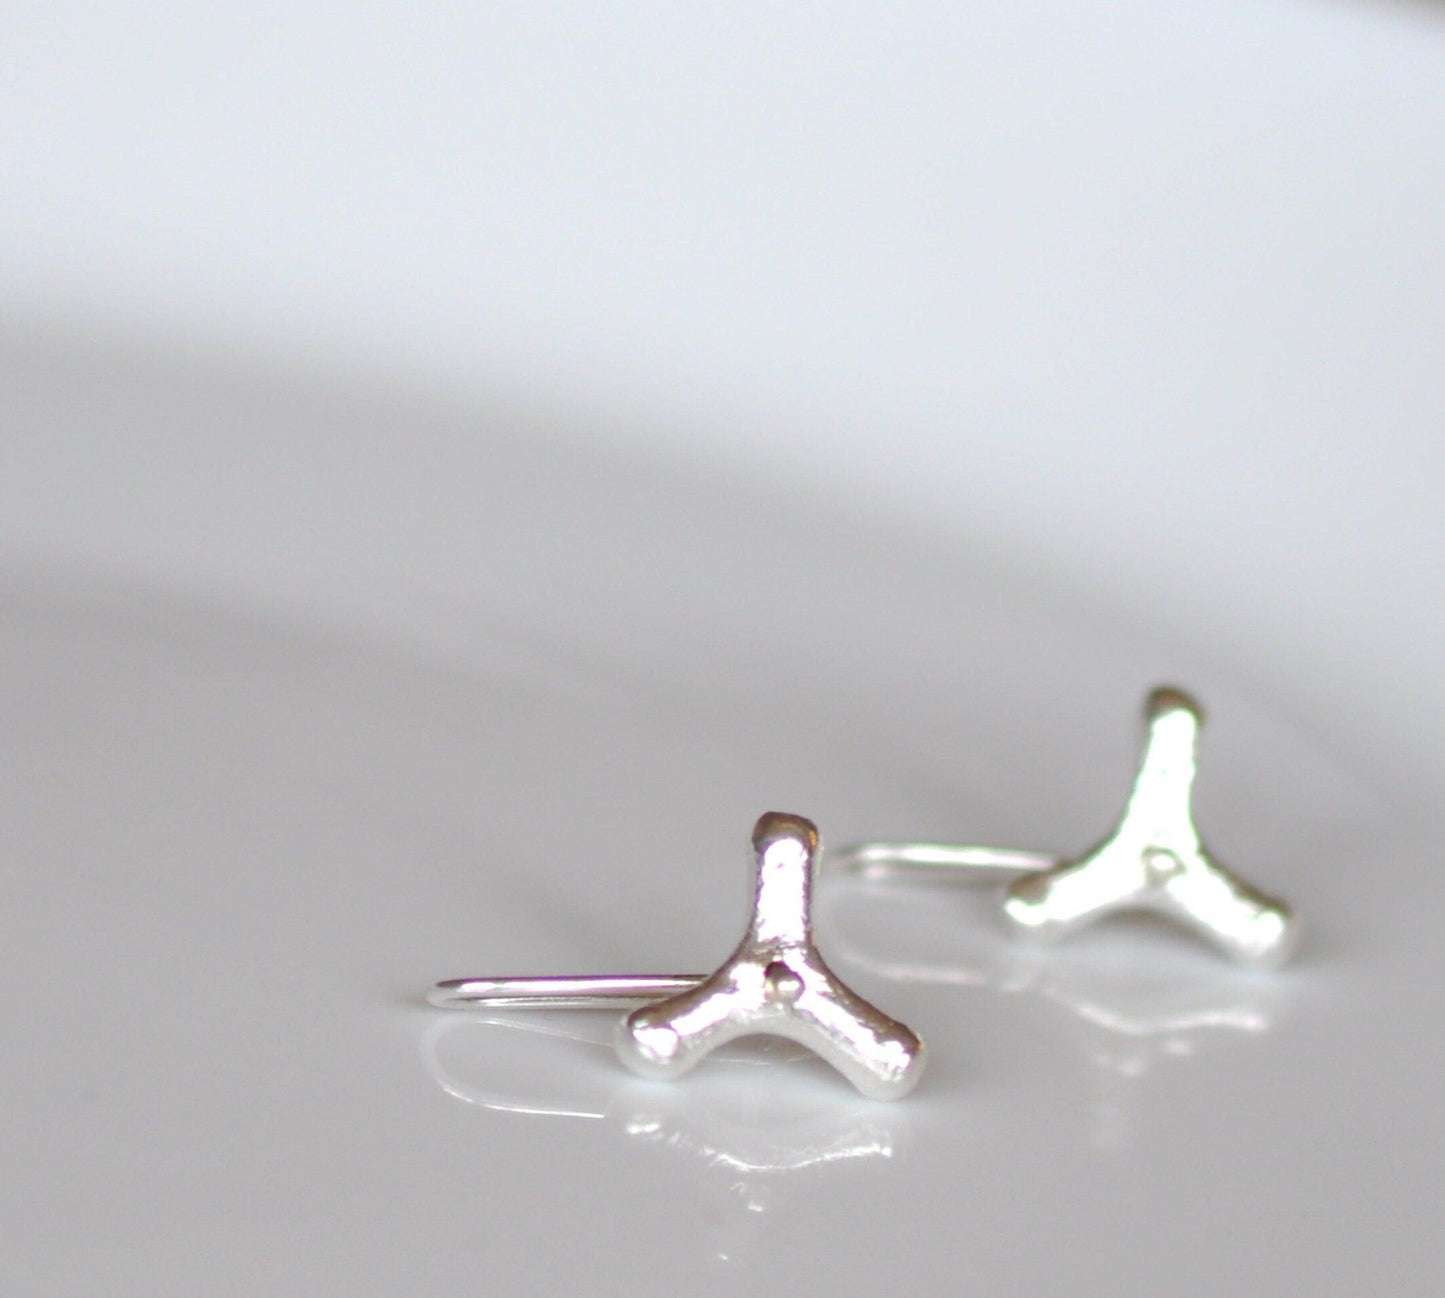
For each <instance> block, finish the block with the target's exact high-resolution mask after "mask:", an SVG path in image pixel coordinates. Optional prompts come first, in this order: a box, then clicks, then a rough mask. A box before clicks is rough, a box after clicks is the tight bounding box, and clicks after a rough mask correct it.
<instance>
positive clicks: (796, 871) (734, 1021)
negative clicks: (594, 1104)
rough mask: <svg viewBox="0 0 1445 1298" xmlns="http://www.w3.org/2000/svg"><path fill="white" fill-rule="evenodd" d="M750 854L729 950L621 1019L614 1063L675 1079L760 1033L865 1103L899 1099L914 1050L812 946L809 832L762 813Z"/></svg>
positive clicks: (806, 824) (812, 838)
mask: <svg viewBox="0 0 1445 1298" xmlns="http://www.w3.org/2000/svg"><path fill="white" fill-rule="evenodd" d="M753 850H754V852H755V854H756V856H757V886H756V891H755V893H754V900H753V914H752V919H751V921H750V922H749V924H748V930H747V932H746V933H745V934H744V935H743V940H742V941H741V942H740V943H739V944H738V948H737V950H736V951H734V952H733V953H732V955H731V956H729V957H728V959H727V960H726V961H724V962H723V964H722V966H721V968H719V969H718V970H717V972H716V973H714V974H712V975H711V976H710V977H709V978H708V979H707V980H706V981H705V982H703V983H702V984H701V985H700V986H698V987H697V988H695V989H693V990H691V991H686V992H683V993H682V994H681V995H678V996H670V997H668V999H667V1000H665V1001H662V1002H660V1003H659V1004H657V1005H650V1006H648V1007H647V1008H646V1009H640V1010H636V1011H634V1012H633V1013H632V1014H631V1015H629V1016H628V1017H627V1018H626V1019H625V1020H624V1021H623V1022H622V1023H621V1024H620V1025H619V1026H618V1029H617V1053H618V1054H619V1055H620V1056H621V1057H622V1059H623V1060H624V1061H625V1062H626V1063H627V1064H628V1065H629V1066H630V1067H632V1068H633V1069H634V1070H635V1071H637V1072H639V1073H641V1074H642V1075H643V1076H645V1077H677V1076H679V1075H681V1074H682V1073H685V1072H686V1071H687V1070H688V1069H689V1068H691V1067H692V1066H693V1065H694V1064H695V1063H697V1061H698V1060H699V1059H701V1058H702V1056H703V1055H705V1054H706V1053H707V1052H708V1051H709V1050H712V1049H713V1048H714V1047H716V1046H720V1045H722V1044H723V1043H724V1042H725V1041H731V1040H733V1039H734V1038H735V1037H741V1036H747V1035H749V1034H752V1033H759V1032H761V1033H768V1034H770V1035H773V1036H780V1037H788V1038H790V1039H791V1040H794V1041H797V1042H800V1043H802V1044H803V1045H806V1046H808V1047H810V1048H811V1049H813V1050H815V1051H817V1053H818V1054H820V1055H821V1056H822V1057H823V1058H824V1059H826V1060H827V1061H828V1062H829V1063H830V1064H832V1065H833V1066H834V1067H835V1068H836V1069H837V1070H838V1071H839V1072H840V1073H842V1074H843V1076H844V1077H846V1078H847V1079H848V1080H849V1081H850V1082H852V1083H853V1085H854V1086H856V1087H857V1088H858V1089H859V1090H860V1091H862V1092H863V1094H864V1095H867V1096H870V1097H871V1098H873V1099H877V1100H892V1099H897V1098H898V1097H899V1096H901V1095H904V1094H906V1093H907V1092H908V1091H910V1090H912V1089H913V1087H914V1085H915V1084H916V1083H917V1081H918V1077H919V1074H920V1073H921V1072H922V1070H923V1059H924V1054H923V1042H921V1041H920V1040H919V1039H918V1038H917V1037H916V1036H914V1035H913V1033H912V1032H911V1031H910V1030H909V1029H908V1028H906V1027H905V1026H904V1025H903V1024H901V1023H898V1022H896V1021H895V1020H893V1019H891V1018H889V1017H888V1016H887V1015H886V1014H884V1013H882V1012H881V1011H880V1010H878V1009H875V1008H874V1007H873V1006H872V1005H870V1004H869V1003H868V1002H867V1001H865V1000H864V999H863V998H862V997H861V996H859V995H857V994H856V993H855V992H853V991H851V990H849V988H848V987H846V986H845V985H844V984H843V983H842V981H840V980H839V978H838V977H837V976H836V975H835V974H834V973H833V971H832V970H831V969H829V968H828V966H827V965H826V964H825V963H824V961H823V957H822V956H821V955H819V954H818V948H817V947H816V946H815V945H814V944H813V932H812V921H811V918H810V913H809V912H810V905H809V903H810V899H811V895H812V889H813V878H814V875H815V873H816V870H817V861H818V854H819V850H820V845H819V841H818V830H817V827H816V826H814V824H813V822H812V821H810V820H804V819H803V818H802V817H801V816H789V815H784V814H782V813H779V812H769V813H768V814H767V815H765V816H763V817H762V819H761V820H759V821H758V823H757V826H756V827H755V828H754V830H753Z"/></svg>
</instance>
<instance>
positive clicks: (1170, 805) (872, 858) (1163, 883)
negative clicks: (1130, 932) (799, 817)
mask: <svg viewBox="0 0 1445 1298" xmlns="http://www.w3.org/2000/svg"><path fill="white" fill-rule="evenodd" d="M1144 715H1145V723H1146V739H1145V745H1144V752H1143V755H1142V757H1141V758H1140V762H1139V771H1138V774H1137V776H1136V777H1135V780H1134V787H1133V790H1132V791H1131V793H1130V795H1129V800H1128V803H1127V804H1126V806H1125V809H1124V815H1123V817H1122V819H1121V820H1120V821H1119V824H1118V826H1117V828H1116V829H1115V830H1114V832H1113V833H1112V834H1111V835H1110V836H1109V837H1108V838H1107V839H1105V841H1104V842H1103V843H1101V844H1100V845H1099V846H1097V847H1095V848H1093V849H1091V850H1090V851H1088V852H1086V853H1084V855H1082V856H1080V857H1077V858H1073V859H1062V858H1059V857H1053V856H1048V855H1045V854H1042V853H1032V852H1015V851H1012V850H1009V849H1002V848H991V847H972V846H958V847H951V846H941V845H935V844H929V843H859V844H854V845H850V846H846V847H843V848H841V849H840V850H839V851H838V852H837V853H836V854H835V856H834V858H833V861H834V863H835V864H836V865H839V866H840V867H841V868H843V869H847V870H850V871H853V872H855V873H859V874H862V875H864V876H865V877H870V878H881V877H886V876H888V875H892V874H895V873H926V874H935V875H936V874H944V873H958V874H962V875H966V876H968V877H971V878H975V879H979V880H981V881H986V880H994V879H998V878H1000V877H1008V876H1013V877H1012V880H1011V882H1010V883H1009V885H1008V888H1007V889H1006V891H1005V894H1004V901H1003V912H1004V914H1005V916H1007V918H1008V919H1009V921H1010V922H1011V924H1012V926H1013V927H1014V928H1015V929H1016V930H1017V931H1018V932H1020V933H1023V934H1026V935H1027V936H1029V937H1032V938H1037V939H1039V940H1042V941H1050V940H1053V939H1055V938H1059V937H1062V936H1064V935H1065V934H1068V933H1071V932H1073V931H1074V930H1076V929H1078V928H1080V927H1082V926H1083V925H1085V924H1088V923H1090V922H1091V921H1093V920H1095V919H1098V918H1100V917H1101V916H1104V915H1108V914H1112V913H1114V912H1116V911H1120V910H1127V909H1145V910H1152V911H1157V912H1159V913H1162V914H1165V915H1168V916H1170V917H1171V918H1173V919H1176V920H1178V921H1180V922H1181V923H1183V924H1185V925H1187V926H1188V927H1190V928H1193V929H1194V930H1195V931H1196V932H1198V933H1200V934H1202V935H1203V936H1204V937H1205V938H1207V939H1208V940H1209V941H1211V942H1212V943H1214V945H1215V946H1217V947H1218V948H1219V949H1220V950H1222V951H1224V952H1226V953H1227V954H1228V955H1231V956H1233V957H1234V958H1235V959H1236V960H1239V961H1240V962H1242V963H1245V964H1252V965H1259V966H1263V967H1274V966H1276V965H1279V964H1281V963H1283V962H1284V961H1285V960H1287V959H1288V958H1289V955H1290V953H1291V952H1292V951H1293V950H1294V947H1295V945H1296V943H1297V941H1298V923H1297V921H1296V920H1295V919H1294V917H1293V915H1292V913H1291V911H1290V909H1289V907H1288V906H1287V905H1286V904H1285V903H1284V902H1283V901H1281V900H1280V899H1279V898H1277V897H1272V896H1270V895H1269V894H1267V893H1264V892H1261V891H1260V890H1259V889H1257V888H1255V887H1254V886H1253V885H1251V884H1249V883H1247V882H1245V881H1244V880H1243V879H1240V878H1239V877H1238V876H1237V875H1235V874H1233V873H1231V872H1230V871H1229V870H1228V869H1226V868H1225V867H1224V866H1223V865H1221V864H1220V863H1219V862H1218V861H1217V860H1215V858H1214V857H1213V856H1211V855H1210V853H1209V852H1208V850H1207V849H1206V848H1205V847H1204V845H1203V843H1202V842H1201V841H1200V837H1199V832H1198V830H1197V829H1196V828H1195V825H1194V817H1193V810H1192V798H1193V790H1194V777H1195V773H1196V770H1197V759H1196V753H1197V747H1198V738H1199V728H1200V726H1201V724H1202V723H1203V718H1204V713H1203V709H1202V708H1201V707H1200V706H1199V704H1198V703H1197V702H1196V701H1195V700H1194V699H1193V698H1191V697H1190V696H1189V695H1188V694H1185V693H1184V692H1183V691H1182V690H1177V689H1172V688H1160V689H1156V690H1154V691H1153V692H1152V693H1151V694H1150V695H1149V697H1148V699H1147V700H1146V702H1145V707H1144Z"/></svg>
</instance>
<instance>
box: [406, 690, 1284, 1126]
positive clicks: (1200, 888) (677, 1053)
mask: <svg viewBox="0 0 1445 1298" xmlns="http://www.w3.org/2000/svg"><path fill="white" fill-rule="evenodd" d="M1202 719H1203V712H1202V710H1201V709H1200V707H1199V705H1198V704H1197V703H1195V702H1194V700H1193V699H1191V698H1190V697H1189V696H1188V695H1187V694H1184V693H1182V692H1181V691H1179V690H1174V689H1158V690H1155V691H1154V692H1153V693H1152V694H1150V696H1149V698H1148V701H1147V703H1146V705H1145V721H1146V731H1147V734H1146V741H1145V745H1144V753H1143V756H1142V758H1141V760H1140V764H1139V771H1138V774H1137V776H1136V778H1135V781H1134V787H1133V790H1132V792H1131V793H1130V795H1129V800H1128V803H1127V804H1126V806H1125V810H1124V815H1123V817H1122V818H1121V820H1120V821H1119V824H1118V826H1117V827H1116V828H1115V830H1114V832H1113V833H1112V834H1111V835H1110V836H1109V837H1108V838H1107V839H1105V840H1104V842H1103V843H1101V844H1100V845H1099V846H1097V847H1095V848H1093V849H1092V850H1090V851H1088V852H1086V853H1084V855H1082V856H1080V857H1078V858H1074V859H1060V858H1058V857H1055V856H1051V855H1047V854H1044V853H1039V852H1023V851H1016V850H1014V849H1010V848H991V847H963V846H943V845H939V844H931V843H858V844H854V845H852V846H850V847H845V848H842V849H840V850H839V851H838V853H837V854H836V857H835V859H834V865H835V866H841V867H842V868H843V869H845V870H849V871H852V872H856V873H861V874H864V875H867V876H869V877H882V878H891V877H892V876H894V875H896V874H901V873H907V872H910V871H918V870H923V871H926V872H928V873H930V874H935V875H936V874H938V873H940V872H948V873H951V874H957V876H958V877H960V878H964V879H973V880H991V881H997V880H999V879H1001V878H1002V879H1007V880H1008V886H1007V888H1006V890H1005V892H1004V900H1003V908H1002V909H1003V914H1004V916H1005V917H1006V919H1007V920H1008V921H1009V922H1010V924H1011V925H1012V927H1013V928H1015V929H1016V930H1017V931H1019V932H1021V933H1024V934H1027V935H1029V936H1031V937H1035V938H1040V939H1052V938H1056V937H1060V936H1062V935H1064V934H1066V933H1069V932H1072V931H1073V930H1075V929H1077V928H1079V927H1081V926H1082V925H1084V924H1087V923H1089V922H1090V921H1091V920H1094V919H1096V918H1099V917H1101V916H1103V915H1106V914H1110V913H1112V912H1115V911H1119V910H1124V909H1129V908H1143V909H1149V910H1154V911H1159V912H1162V913H1164V914H1166V915H1168V916H1170V917H1172V918H1174V919H1176V920H1178V921H1180V922H1182V923H1183V924H1185V925H1186V926H1188V927H1190V928H1193V929H1195V930H1196V931H1198V932H1199V933H1201V934H1202V935H1203V936H1204V937H1206V938H1207V939H1209V940H1210V941H1211V942H1213V943H1214V944H1215V945H1216V946H1217V947H1219V948H1220V949H1222V950H1223V951H1225V952H1227V953H1228V954H1229V955H1231V956H1233V957H1235V958H1236V959H1238V960H1240V961H1242V962H1245V963H1249V964H1254V965H1259V966H1274V965H1278V964H1279V963H1281V962H1282V961H1283V960H1284V959H1286V958H1287V957H1288V955H1289V954H1290V952H1291V951H1292V949H1293V947H1294V945H1295V941H1296V937H1297V926H1296V924H1295V921H1294V919H1293V917H1292V915H1291V913H1290V911H1289V908H1288V907H1287V906H1286V905H1285V904H1284V903H1283V902H1282V901H1280V900H1278V899H1277V898H1274V897H1271V896H1269V895H1267V894H1265V893H1263V892H1260V891H1259V890H1257V889H1256V888H1254V887H1253V886H1252V885H1250V884H1248V883H1246V882H1244V881H1243V880H1242V879H1240V878H1238V877H1237V876H1236V875H1234V874H1232V873H1231V872H1230V871H1228V870H1227V869H1225V867H1224V866H1222V865H1221V864H1220V863H1219V862H1218V861H1216V860H1215V859H1214V858H1213V857H1212V856H1211V855H1210V854H1209V853H1208V851H1207V850H1206V849H1205V848H1204V845H1203V844H1202V842H1201V841H1200V838H1199V833H1198V831H1197V830H1196V829H1195V827H1194V820H1193V812H1192V805H1191V804H1192V794H1193V787H1194V776H1195V769H1196V749H1197V741H1198V735H1199V727H1200V724H1201V721H1202ZM753 851H754V857H755V873H754V892H753V907H752V915H751V918H750V920H749V922H748V928H747V931H746V933H745V934H744V935H743V939H742V941H741V942H740V943H739V944H738V947H737V949H736V950H735V951H734V952H733V954H732V955H731V956H729V957H728V959H727V960H726V961H724V962H723V964H722V965H721V966H720V967H719V968H718V969H717V970H716V971H715V972H713V973H711V974H584V975H578V976H544V977H522V978H515V977H505V978H495V977H493V978H459V979H453V980H451V981H448V982H443V983H438V984H437V985H436V986H435V987H434V988H433V989H432V992H431V994H430V996H429V999H430V1001H431V1002H432V1004H434V1005H439V1006H444V1007H447V1008H451V1009H466V1008H469V1007H485V1008H492V1007H497V1006H513V1007H550V1008H581V1009H631V1011H632V1012H631V1013H630V1014H628V1015H627V1017H626V1018H624V1019H623V1020H622V1022H621V1023H619V1025H618V1028H617V1033H616V1046H617V1053H618V1055H619V1056H620V1057H621V1058H622V1060H623V1061H624V1062H625V1063H626V1064H627V1065H628V1066H629V1067H631V1068H632V1069H633V1070H634V1071H636V1072H638V1073H641V1074H642V1075H643V1076H646V1077H656V1078H674V1077H678V1076H681V1075H682V1074H683V1073H685V1072H687V1071H688V1069H690V1068H692V1067H693V1065H694V1064H696V1063H697V1062H698V1060H699V1059H701V1058H702V1057H703V1056H704V1055H705V1054H707V1053H708V1051H710V1050H712V1049H714V1048H715V1047H717V1046H720V1045H722V1044H723V1043H725V1042H727V1041H731V1040H734V1039H735V1038H737V1037H742V1036H751V1035H757V1034H765V1035H773V1036H781V1037H787V1038H790V1039H791V1040H793V1041H797V1042H799V1043H801V1044H803V1045H806V1046H808V1047H810V1048H811V1049H813V1050H814V1051H816V1052H817V1053H818V1054H819V1055H820V1056H822V1058H824V1059H826V1060H827V1061H828V1062H829V1063H831V1064H832V1065H833V1066H834V1067H835V1068H837V1069H838V1071H839V1072H841V1073H842V1074H843V1075H844V1076H845V1077H846V1078H848V1080H849V1081H851V1082H852V1083H853V1084H854V1086H856V1087H857V1088H858V1089H859V1090H860V1091H861V1092H863V1094H865V1095H867V1096H870V1097H872V1098H874V1099H897V1098H899V1097H900V1096H902V1095H905V1094H907V1093H908V1092H909V1091H910V1090H912V1089H913V1087H914V1086H915V1085H916V1084H917V1081H918V1078H919V1075H920V1073H921V1072H922V1070H923V1064H924V1047H923V1042H922V1041H921V1040H920V1039H919V1038H918V1037H917V1036H916V1035H915V1034H914V1033H913V1032H912V1031H911V1030H910V1029H909V1028H907V1027H906V1026H904V1025H903V1024H902V1023H899V1022H897V1021H896V1020H895V1019H892V1018H890V1017H888V1015H886V1014H885V1013H883V1012H882V1011H881V1010H879V1009H878V1008H876V1007H875V1006H873V1005H872V1004H870V1003H869V1002H868V1001H866V1000H864V999H863V998H862V997H861V996H859V995H858V994H857V993H856V992H854V991H852V990H850V989H849V988H848V987H847V986H846V985H844V983H843V982H841V981H840V980H839V978H838V977H837V975H836V974H834V973H833V972H832V970H831V969H829V968H828V966H827V964H826V963H825V962H824V960H823V957H822V956H821V955H820V954H819V952H818V948H817V946H816V944H815V942H814V939H813V930H812V920H811V898H812V890H813V884H814V881H815V879H816V877H817V874H818V869H819V862H820V859H821V854H822V844H821V841H820V839H819V835H818V830H817V828H816V826H814V824H813V823H812V822H811V821H809V820H805V819H804V818H803V817H801V816H793V815H787V814H783V813H779V812H769V813H768V814H766V815H764V816H763V817H762V818H761V819H760V820H759V821H758V823H757V825H756V827H755V828H754V830H753Z"/></svg>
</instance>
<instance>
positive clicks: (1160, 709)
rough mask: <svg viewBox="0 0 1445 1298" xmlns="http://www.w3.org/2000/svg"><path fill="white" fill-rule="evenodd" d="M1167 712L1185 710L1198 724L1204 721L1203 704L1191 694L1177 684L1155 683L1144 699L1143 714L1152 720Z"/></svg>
mask: <svg viewBox="0 0 1445 1298" xmlns="http://www.w3.org/2000/svg"><path fill="white" fill-rule="evenodd" d="M1169 712H1187V713H1189V715H1190V716H1192V717H1193V718H1194V720H1195V721H1196V722H1197V723H1199V724H1200V725H1202V724H1203V723H1204V706H1203V705H1202V704H1201V703H1200V702H1199V700H1198V699H1196V698H1195V697H1194V696H1193V695H1192V694H1190V693H1189V692H1188V691H1187V690H1182V689H1180V688H1179V687H1178V686H1177V685H1157V686H1155V687H1154V688H1153V689H1152V690H1150V691H1149V697H1148V698H1147V699H1145V700H1144V716H1145V718H1146V719H1147V720H1150V721H1153V720H1155V719H1156V718H1157V717H1162V716H1164V715H1165V714H1166V713H1169Z"/></svg>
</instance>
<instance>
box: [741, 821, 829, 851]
mask: <svg viewBox="0 0 1445 1298" xmlns="http://www.w3.org/2000/svg"><path fill="white" fill-rule="evenodd" d="M818 838H819V835H818V827H817V825H815V824H814V823H813V822H812V821H811V820H809V819H808V818H807V817H806V816H795V815H793V814H792V813H791V812H787V811H765V812H764V813H763V814H762V815H761V816H759V817H758V823H757V824H756V825H754V826H753V847H754V848H756V849H757V850H758V851H759V852H762V851H764V850H765V849H766V848H767V847H768V846H769V845H770V844H772V843H777V842H781V841H783V840H785V839H791V840H792V841H793V842H797V843H801V844H802V845H803V847H804V848H805V849H806V850H807V852H808V854H809V855H810V856H811V855H812V854H813V853H814V852H816V851H817V850H818Z"/></svg>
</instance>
